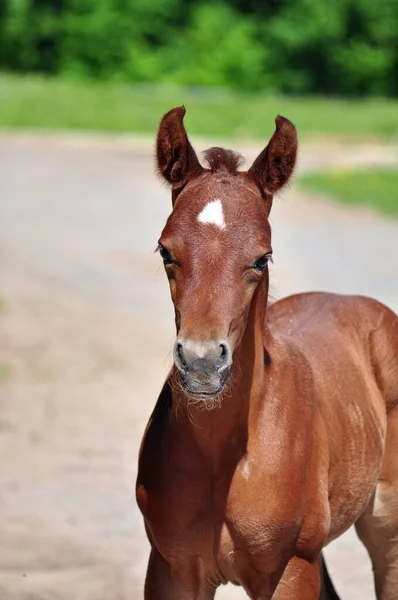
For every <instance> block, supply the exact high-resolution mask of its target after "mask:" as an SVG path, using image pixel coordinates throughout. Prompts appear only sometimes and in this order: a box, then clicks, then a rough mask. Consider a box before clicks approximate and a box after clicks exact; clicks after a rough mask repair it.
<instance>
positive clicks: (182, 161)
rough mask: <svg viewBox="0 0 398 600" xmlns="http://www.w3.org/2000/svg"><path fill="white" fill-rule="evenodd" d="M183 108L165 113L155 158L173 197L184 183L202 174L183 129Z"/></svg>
mask: <svg viewBox="0 0 398 600" xmlns="http://www.w3.org/2000/svg"><path fill="white" fill-rule="evenodd" d="M185 112H186V111H185V107H184V106H178V107H177V108H173V109H172V110H170V111H169V112H168V113H166V114H165V115H164V117H163V119H162V120H161V122H160V125H159V131H158V136H157V140H156V158H157V166H158V169H159V172H160V174H161V175H162V176H163V177H164V179H166V181H167V182H168V183H170V184H171V186H172V188H173V197H174V196H175V195H176V194H177V193H178V192H179V191H181V189H182V188H183V187H184V185H185V184H186V183H188V181H189V180H190V179H192V178H193V177H195V176H197V175H200V174H201V173H202V172H203V170H204V169H203V167H202V166H201V164H200V163H199V160H198V157H197V156H196V153H195V150H194V149H193V148H192V146H191V143H190V141H189V139H188V136H187V132H186V131H185V127H184V122H183V120H184V116H185Z"/></svg>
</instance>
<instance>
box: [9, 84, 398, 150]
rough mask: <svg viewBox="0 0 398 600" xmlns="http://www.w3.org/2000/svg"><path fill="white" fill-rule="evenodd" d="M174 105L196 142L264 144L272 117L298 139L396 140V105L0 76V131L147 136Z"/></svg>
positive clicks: (378, 102) (384, 102)
mask: <svg viewBox="0 0 398 600" xmlns="http://www.w3.org/2000/svg"><path fill="white" fill-rule="evenodd" d="M180 104H185V106H186V107H187V109H188V113H187V117H186V123H187V126H188V128H189V131H190V132H191V133H192V134H196V135H203V136H219V137H221V138H248V139H251V138H261V139H265V138H266V137H267V136H269V134H270V133H271V131H272V130H273V119H274V117H275V116H276V114H278V113H280V114H282V115H285V116H287V117H288V118H290V119H291V120H292V121H293V122H294V123H295V124H296V125H297V127H298V129H299V133H300V134H301V135H309V134H311V135H312V134H326V135H330V134H332V135H334V136H336V135H337V136H342V137H349V138H352V137H354V138H363V137H364V136H365V137H370V136H371V137H382V138H389V137H391V136H398V101H396V100H388V99H365V100H342V99H327V98H287V97H278V96H266V95H265V94H257V95H243V94H237V93H232V92H227V91H210V90H208V91H204V90H192V89H191V90H186V89H178V88H171V87H170V88H168V87H156V86H155V87H153V86H152V87H150V86H134V85H128V84H122V83H118V84H115V83H97V82H84V83H79V82H74V81H68V80H60V79H45V78H42V77H33V76H29V77H15V76H11V75H4V74H3V75H0V127H7V128H41V129H72V130H102V131H109V132H138V133H150V134H151V135H153V133H154V131H155V130H156V127H157V124H158V122H159V119H160V116H161V115H162V114H163V113H164V112H165V111H167V110H169V109H170V108H172V107H174V106H178V105H180Z"/></svg>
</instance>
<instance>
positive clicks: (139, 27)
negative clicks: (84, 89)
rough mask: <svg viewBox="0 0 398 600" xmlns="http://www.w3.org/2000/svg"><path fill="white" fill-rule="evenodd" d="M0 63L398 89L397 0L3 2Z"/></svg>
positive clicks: (257, 83) (361, 90)
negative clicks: (321, 0)
mask: <svg viewBox="0 0 398 600" xmlns="http://www.w3.org/2000/svg"><path fill="white" fill-rule="evenodd" d="M0 67H1V68H3V69H8V70H13V71H19V72H29V71H41V72H44V73H54V74H55V73H61V74H62V73H63V74H65V75H67V76H73V77H92V78H102V79H124V80H128V81H165V82H175V83H183V84H188V85H201V86H216V87H220V86H223V87H232V88H238V89H243V90H245V89H247V90H253V89H261V90H267V91H270V90H272V91H275V90H276V91H283V92H285V93H327V94H350V95H358V94H385V95H397V93H398V0H380V2H374V0H334V2H328V3H325V2H319V0H266V1H265V0H230V1H229V2H226V1H224V2H223V0H216V1H215V2H210V0H2V1H1V2H0Z"/></svg>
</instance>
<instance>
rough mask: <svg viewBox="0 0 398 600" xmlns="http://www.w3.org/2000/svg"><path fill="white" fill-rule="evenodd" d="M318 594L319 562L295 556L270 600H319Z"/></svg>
mask: <svg viewBox="0 0 398 600" xmlns="http://www.w3.org/2000/svg"><path fill="white" fill-rule="evenodd" d="M320 592H321V576H320V572H319V561H318V560H315V561H313V562H308V561H306V560H305V559H304V558H299V557H297V556H295V557H293V558H292V559H291V560H290V561H289V562H288V564H287V566H286V569H285V571H284V573H283V576H282V578H281V580H280V581H279V583H278V587H277V588H276V590H275V593H274V595H273V596H272V600H319V595H320Z"/></svg>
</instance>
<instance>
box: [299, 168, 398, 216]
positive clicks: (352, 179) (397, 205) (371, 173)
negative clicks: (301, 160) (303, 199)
mask: <svg viewBox="0 0 398 600" xmlns="http://www.w3.org/2000/svg"><path fill="white" fill-rule="evenodd" d="M299 183H300V185H301V186H302V187H304V188H305V189H306V190H308V191H310V192H313V193H314V194H315V195H319V194H322V195H324V196H329V197H331V198H335V199H336V200H338V201H340V202H344V204H348V205H351V206H358V205H362V206H366V207H368V208H372V209H375V210H378V211H380V212H383V213H385V214H388V215H392V216H395V217H398V171H396V170H391V171H390V170H386V169H371V170H369V169H368V170H366V171H365V170H344V171H343V170H341V169H339V170H335V171H329V172H326V173H322V172H321V173H307V174H305V175H301V176H300V178H299Z"/></svg>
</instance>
